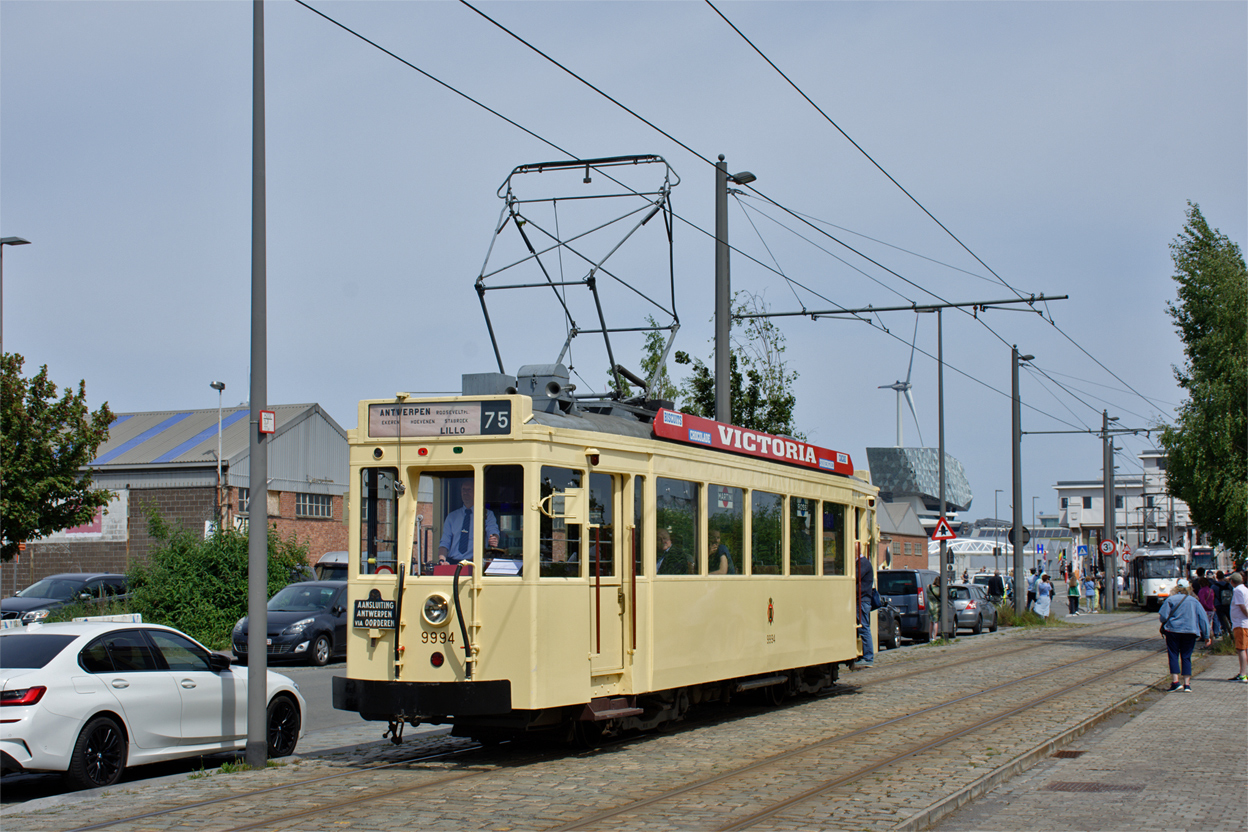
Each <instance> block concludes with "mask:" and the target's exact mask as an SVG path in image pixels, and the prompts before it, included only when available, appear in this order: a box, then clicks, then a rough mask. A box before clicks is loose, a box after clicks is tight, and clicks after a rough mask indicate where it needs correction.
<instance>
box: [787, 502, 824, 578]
mask: <svg viewBox="0 0 1248 832" xmlns="http://www.w3.org/2000/svg"><path fill="white" fill-rule="evenodd" d="M816 505H817V503H816V502H815V501H814V500H807V499H806V498H805V497H790V498H789V574H790V575H813V574H815V519H814V511H813V509H814V507H815V506H816Z"/></svg>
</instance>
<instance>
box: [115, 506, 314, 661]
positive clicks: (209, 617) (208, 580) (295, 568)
mask: <svg viewBox="0 0 1248 832" xmlns="http://www.w3.org/2000/svg"><path fill="white" fill-rule="evenodd" d="M147 525H148V533H149V534H150V535H151V536H152V537H153V538H154V539H155V545H154V546H153V547H152V550H151V553H150V554H149V555H148V562H147V563H146V564H137V565H135V566H134V567H132V568H131V569H130V572H129V578H130V590H131V594H130V611H131V612H137V613H141V614H142V615H143V620H144V621H149V622H151V623H153V624H166V625H168V626H170V627H176V628H178V629H179V630H182V631H183V632H185V633H187V634H188V635H190V636H192V637H193V638H196V639H198V640H199V641H201V642H203V643H204V644H206V645H207V646H208V647H210V648H212V649H214V650H219V649H225V648H228V647H229V646H230V631H231V630H232V629H233V627H234V622H236V621H238V619H240V618H242V617H243V616H244V615H246V614H247V589H248V584H247V570H248V542H247V535H245V534H243V533H242V532H238V531H235V530H234V529H222V530H220V531H218V532H216V533H214V534H212V535H211V536H209V537H208V538H201V537H200V536H199V535H197V534H196V533H195V532H192V531H191V530H189V529H186V528H184V527H182V526H171V525H170V524H169V523H168V522H167V521H166V520H165V519H164V518H163V517H162V516H161V515H160V513H159V512H158V511H157V510H156V509H154V508H151V507H148V508H147ZM307 563H308V547H307V546H305V545H303V544H301V543H299V542H298V540H297V539H296V538H295V537H294V536H293V535H292V536H291V537H289V538H283V537H281V536H280V535H278V533H277V531H276V530H274V529H272V528H270V529H269V574H268V592H267V595H266V597H270V596H272V595H273V593H275V592H277V591H278V590H279V589H281V588H282V587H284V586H286V584H288V583H290V582H291V579H292V578H293V577H296V576H297V574H298V572H299V571H301V570H303V569H306V568H307Z"/></svg>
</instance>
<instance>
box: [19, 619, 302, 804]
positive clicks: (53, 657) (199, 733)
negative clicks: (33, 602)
mask: <svg viewBox="0 0 1248 832" xmlns="http://www.w3.org/2000/svg"><path fill="white" fill-rule="evenodd" d="M127 618H130V619H132V620H130V621H127V622H119V621H104V620H101V619H90V620H87V621H82V622H74V623H68V622H67V623H57V624H31V625H29V626H26V627H14V628H12V629H6V630H0V709H2V712H3V715H4V719H2V720H0V772H2V773H6V774H7V773H9V772H20V771H59V772H64V774H65V777H66V779H67V781H68V783H69V784H70V785H71V786H72V787H74V788H99V787H101V786H110V785H112V784H113V783H116V782H117V781H118V780H119V779H120V778H121V775H122V772H123V771H125V769H126V766H132V765H141V764H143V763H155V762H159V761H162V760H172V759H176V758H179V757H196V756H199V755H202V754H213V753H218V752H226V751H235V750H243V749H244V748H245V747H246V745H247V669H246V668H244V667H238V668H235V667H231V666H230V659H229V657H228V656H223V655H221V654H219V653H211V652H209V651H208V650H207V649H206V648H205V647H204V646H203V645H201V644H199V642H197V641H195V640H194V639H192V638H191V637H190V636H188V635H186V634H185V633H182V632H179V631H178V630H175V629H173V628H172V627H161V626H157V625H155V624H143V623H141V621H139V620H138V619H139V616H137V615H135V616H127ZM266 695H267V698H268V715H267V720H268V723H267V734H268V753H269V756H270V757H285V756H288V755H290V754H291V753H293V752H294V750H295V745H296V744H297V743H298V741H299V738H300V737H301V736H302V724H303V714H304V713H305V712H306V710H307V706H306V704H305V702H304V700H303V696H301V695H300V693H299V688H298V687H297V686H296V685H295V683H294V682H292V681H291V680H290V679H288V678H286V677H285V676H282V675H280V674H277V673H269V674H268V684H267V694H266Z"/></svg>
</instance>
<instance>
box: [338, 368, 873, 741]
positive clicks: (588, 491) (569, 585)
mask: <svg viewBox="0 0 1248 832" xmlns="http://www.w3.org/2000/svg"><path fill="white" fill-rule="evenodd" d="M518 390H520V391H526V393H528V394H525V393H520V392H517V391H518ZM530 394H531V395H530ZM663 405H667V407H670V403H657V402H646V403H632V402H629V403H623V402H612V401H595V402H585V401H577V400H574V399H573V398H572V396H571V395H570V390H569V385H568V374H567V370H566V369H565V368H564V367H563V366H562V365H559V364H554V365H532V366H529V367H522V368H521V369H520V373H519V375H518V376H514V377H513V376H507V375H504V374H502V373H485V374H477V375H466V376H464V391H463V395H462V396H458V397H454V396H453V397H441V398H436V399H434V398H415V397H411V396H409V395H408V394H405V393H400V394H398V395H397V396H396V397H395V398H394V399H388V400H376V401H364V402H361V403H360V406H359V423H358V427H357V428H356V429H355V430H352V431H349V433H348V436H349V444H350V453H351V459H350V466H351V491H350V497H349V499H350V506H349V522H350V523H351V524H352V527H353V528H355V529H358V530H359V533H358V534H354V533H353V534H352V540H351V542H350V544H349V545H350V547H351V548H350V562H351V564H352V566H351V569H350V574H349V576H348V592H349V598H350V615H351V622H350V623H351V627H350V634H349V636H348V640H349V641H348V648H347V669H346V675H345V677H339V678H335V679H334V689H333V698H334V707H335V708H338V709H341V710H348V711H357V712H359V713H360V715H361V716H363V717H364V718H365V719H368V720H377V721H382V722H387V723H389V732H388V733H389V735H390V736H391V737H392V738H393V739H394V740H395V741H396V742H398V741H399V738H400V737H401V734H402V729H403V726H404V724H410V725H417V724H420V723H435V724H448V723H449V724H451V725H452V726H453V732H454V733H455V734H456V735H459V736H469V737H474V738H478V739H485V740H489V739H501V738H503V737H506V736H512V735H515V734H517V733H523V732H538V731H548V732H551V733H552V734H554V735H557V736H563V737H567V738H571V739H581V740H587V739H588V740H592V739H595V738H597V737H600V736H604V735H610V734H613V733H615V732H618V731H621V730H634V729H636V730H645V729H648V728H652V727H654V726H656V725H658V724H660V723H662V722H666V721H670V720H675V719H679V718H681V716H682V715H683V714H684V713H685V712H686V711H687V709H689V708H690V707H691V706H694V705H697V704H698V703H700V702H705V701H725V700H727V699H729V698H731V697H732V696H734V695H736V694H738V693H741V692H743V691H750V690H757V691H759V692H761V693H762V694H764V696H765V697H766V698H767V699H768V700H770V701H779V700H780V699H782V698H783V697H785V696H787V695H790V694H798V693H814V692H816V691H819V690H821V689H823V688H824V687H826V686H827V685H829V684H831V683H832V682H834V681H835V680H836V678H837V676H838V673H839V670H840V668H841V667H842V666H846V665H850V664H852V663H853V662H854V661H855V660H856V659H858V658H859V657H860V655H861V650H860V644H859V640H858V637H857V631H856V613H855V609H856V603H855V601H856V597H855V595H856V592H855V587H856V581H855V577H854V570H855V557H854V555H855V553H858V552H866V553H874V552H875V551H876V550H877V545H876V544H877V542H878V540H879V527H878V525H877V523H876V515H875V497H876V489H875V488H874V487H872V486H871V484H870V483H869V482H868V479H867V475H866V474H865V473H864V472H855V471H854V470H853V466H852V462H851V460H850V458H849V456H848V455H847V454H844V453H838V452H836V451H830V450H827V449H824V448H819V447H816V446H814V445H810V444H807V443H805V442H799V441H797V440H794V439H790V438H787V437H777V436H769V435H766V434H762V433H759V432H757V431H751V430H746V429H743V428H737V427H734V426H730V425H725V424H721V423H718V422H714V421H711V420H709V419H702V418H699V417H695V416H690V415H688V414H683V413H679V412H676V411H673V410H670V409H667V408H665V407H663ZM870 557H872V560H873V561H874V555H873V554H871V555H870Z"/></svg>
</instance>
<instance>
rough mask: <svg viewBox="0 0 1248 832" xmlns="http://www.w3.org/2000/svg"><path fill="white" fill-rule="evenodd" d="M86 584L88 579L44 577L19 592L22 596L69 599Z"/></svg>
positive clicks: (59, 599) (58, 599)
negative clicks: (75, 579)
mask: <svg viewBox="0 0 1248 832" xmlns="http://www.w3.org/2000/svg"><path fill="white" fill-rule="evenodd" d="M85 585H86V581H74V580H69V579H66V578H44V579H43V580H42V581H36V582H35V583H33V584H31V585H30V586H28V587H26V588H25V589H23V590H22V591H21V592H19V593H17V594H18V595H19V596H21V597H22V598H55V599H56V600H57V601H68V600H69V599H70V598H73V597H74V595H75V594H77V592H78V590H80V589H82V588H83V586H85Z"/></svg>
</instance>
